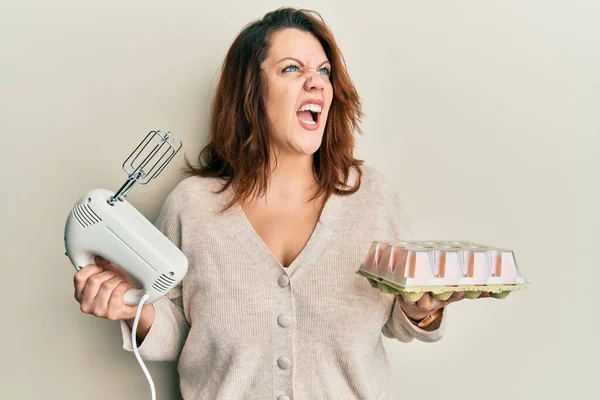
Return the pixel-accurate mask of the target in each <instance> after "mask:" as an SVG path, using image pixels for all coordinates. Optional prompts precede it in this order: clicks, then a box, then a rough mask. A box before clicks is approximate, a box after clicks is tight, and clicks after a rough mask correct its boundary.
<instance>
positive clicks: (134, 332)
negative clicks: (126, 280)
mask: <svg viewBox="0 0 600 400" xmlns="http://www.w3.org/2000/svg"><path fill="white" fill-rule="evenodd" d="M148 298H149V296H148V294H145V295H143V296H142V298H141V300H140V303H139V304H138V308H137V311H136V313H135V319H134V320H133V329H132V332H131V341H132V344H133V352H134V353H135V358H137V360H138V363H139V364H140V366H141V367H142V370H143V371H144V375H146V379H148V384H149V385H150V391H151V393H152V400H156V390H155V389H154V382H152V377H151V376H150V373H149V372H148V369H147V368H146V365H145V364H144V361H143V360H142V357H140V353H139V352H138V347H137V327H138V322H139V320H140V315H141V313H142V307H143V306H144V303H145V302H146V301H147V300H148Z"/></svg>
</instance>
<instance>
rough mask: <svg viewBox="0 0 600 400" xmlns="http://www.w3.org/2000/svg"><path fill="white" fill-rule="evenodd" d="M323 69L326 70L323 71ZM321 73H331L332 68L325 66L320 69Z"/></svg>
mask: <svg viewBox="0 0 600 400" xmlns="http://www.w3.org/2000/svg"><path fill="white" fill-rule="evenodd" d="M321 71H325V72H321ZM319 73H323V74H325V75H331V69H330V68H329V67H323V68H321V69H320V70H319Z"/></svg>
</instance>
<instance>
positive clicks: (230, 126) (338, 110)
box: [185, 8, 363, 210]
mask: <svg viewBox="0 0 600 400" xmlns="http://www.w3.org/2000/svg"><path fill="white" fill-rule="evenodd" d="M317 17H318V18H317ZM286 28H296V29H299V30H302V31H305V32H310V33H312V34H313V35H314V36H315V37H316V38H317V39H318V40H319V42H320V43H321V45H322V46H323V49H324V51H325V54H326V55H327V58H328V59H329V61H330V63H331V67H332V71H331V76H330V79H331V83H332V86H333V100H332V103H331V108H330V111H329V115H328V121H327V122H326V126H325V132H324V134H323V141H322V143H321V146H320V148H319V149H318V150H317V151H316V153H315V154H314V155H313V173H314V175H315V179H316V180H317V182H318V185H319V188H318V191H317V193H316V194H315V196H314V197H313V199H315V198H318V197H319V196H320V195H324V199H325V201H327V199H328V198H329V197H330V196H331V195H332V194H333V193H335V194H340V195H345V194H350V193H354V192H356V191H357V190H358V189H359V187H360V182H361V178H362V171H361V169H360V165H362V163H363V161H362V160H358V159H356V158H354V156H353V151H354V136H353V131H354V130H357V131H358V132H359V133H362V131H361V130H360V128H359V126H358V124H359V122H360V119H361V117H362V116H363V114H362V110H361V103H360V99H359V96H358V94H357V92H356V89H355V88H354V85H353V83H352V81H351V79H350V76H349V75H348V72H347V70H346V67H345V61H344V59H343V56H342V54H341V51H340V50H339V48H338V46H337V43H336V41H335V39H334V37H333V34H332V33H331V31H330V30H329V28H328V27H327V26H326V25H325V22H324V20H323V18H322V17H321V15H320V14H319V13H317V12H315V11H310V10H299V9H294V8H279V9H277V10H275V11H272V12H269V13H267V14H265V16H264V17H263V18H262V19H260V20H258V21H254V22H252V23H250V24H248V25H246V27H245V28H244V29H243V30H242V31H241V32H240V33H239V35H238V36H237V37H236V39H235V40H234V42H233V44H232V45H231V47H230V49H229V51H228V53H227V55H226V57H225V61H224V64H223V66H222V71H221V77H220V80H219V82H218V85H217V88H216V93H215V97H214V99H213V103H212V107H211V123H210V142H209V143H208V145H206V147H204V148H203V149H202V151H201V152H200V155H199V156H198V161H199V163H200V165H199V167H194V166H192V165H191V164H190V162H189V161H188V160H187V158H186V160H185V161H186V165H187V168H186V172H187V173H188V174H191V175H199V176H202V177H218V178H224V179H226V182H225V185H224V186H223V188H222V189H221V190H220V191H219V192H223V191H225V190H226V189H227V188H228V187H229V186H230V185H231V184H232V183H234V184H235V188H236V193H235V195H234V197H233V199H232V200H231V201H230V202H229V203H228V204H227V205H226V206H225V209H228V208H230V207H231V206H232V205H234V204H236V203H242V202H243V201H244V200H245V199H247V198H248V197H250V196H251V195H252V194H253V193H257V194H264V193H265V192H266V190H267V189H268V183H269V177H270V171H271V165H270V152H271V144H270V141H269V135H268V133H269V124H268V121H267V114H266V111H265V105H264V102H263V99H262V97H261V93H262V91H261V88H262V85H263V83H264V82H263V80H264V77H263V74H262V70H261V64H262V63H263V61H264V60H265V59H266V58H267V54H268V50H269V40H270V38H271V36H272V35H273V33H275V32H277V31H280V30H283V29H286ZM351 168H355V169H356V170H357V172H358V179H357V181H356V183H355V185H354V186H349V185H346V182H347V180H348V177H349V175H350V169H351ZM339 185H342V186H344V187H346V189H340V188H339ZM325 201H324V202H323V204H325ZM321 210H322V208H321Z"/></svg>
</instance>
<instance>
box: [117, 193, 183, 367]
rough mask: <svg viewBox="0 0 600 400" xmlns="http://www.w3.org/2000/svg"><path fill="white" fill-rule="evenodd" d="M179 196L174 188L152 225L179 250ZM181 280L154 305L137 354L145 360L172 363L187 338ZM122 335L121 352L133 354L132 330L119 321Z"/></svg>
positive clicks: (181, 204) (181, 201)
mask: <svg viewBox="0 0 600 400" xmlns="http://www.w3.org/2000/svg"><path fill="white" fill-rule="evenodd" d="M182 206H183V199H182V196H181V195H179V194H178V193H177V188H176V189H175V190H174V191H173V192H171V193H170V194H169V196H167V199H166V200H165V203H164V205H163V207H162V209H161V211H160V213H159V216H158V218H157V220H156V223H155V226H156V227H157V228H158V230H160V231H161V232H162V233H163V234H164V235H165V236H166V237H167V238H169V240H171V241H172V242H173V243H174V244H175V245H176V246H177V247H179V248H181V217H180V215H181V213H180V210H181V208H182ZM183 290H184V286H183V281H182V282H181V283H179V285H177V286H175V287H174V288H173V289H171V291H169V292H168V293H167V294H166V295H165V296H163V297H161V298H160V299H159V300H157V301H156V302H154V303H153V305H154V310H155V317H154V322H153V323H152V326H151V327H150V330H149V331H148V334H147V335H146V337H145V338H144V341H143V342H142V343H141V345H139V347H138V352H139V354H140V356H141V357H142V358H143V359H144V360H148V361H175V360H177V359H178V358H179V355H180V354H181V350H182V348H183V345H184V344H185V341H186V339H187V336H188V333H189V330H190V325H189V323H188V321H187V319H186V317H185V314H184V310H183ZM120 324H121V333H122V336H123V349H125V350H127V351H133V346H132V345H133V343H132V332H131V328H130V327H129V325H128V324H127V322H125V321H120Z"/></svg>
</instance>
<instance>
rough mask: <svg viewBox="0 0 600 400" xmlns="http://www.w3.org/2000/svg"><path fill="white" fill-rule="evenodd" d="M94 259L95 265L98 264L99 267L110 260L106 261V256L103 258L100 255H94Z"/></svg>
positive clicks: (107, 263)
mask: <svg viewBox="0 0 600 400" xmlns="http://www.w3.org/2000/svg"><path fill="white" fill-rule="evenodd" d="M95 260H96V265H99V266H101V267H104V266H108V265H110V261H108V260H107V259H106V258H104V257H102V256H96V257H95Z"/></svg>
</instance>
